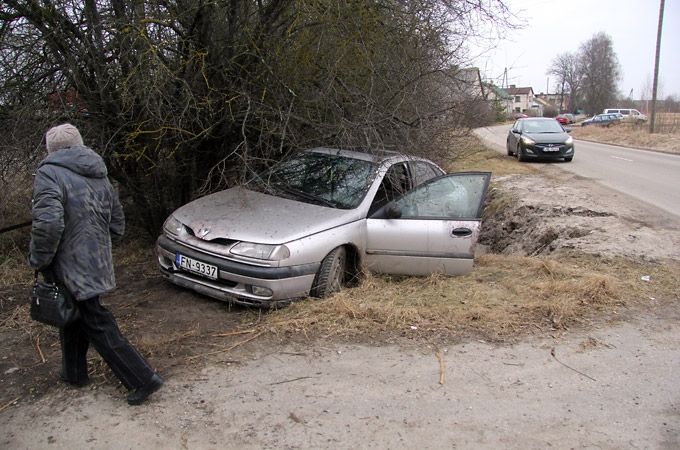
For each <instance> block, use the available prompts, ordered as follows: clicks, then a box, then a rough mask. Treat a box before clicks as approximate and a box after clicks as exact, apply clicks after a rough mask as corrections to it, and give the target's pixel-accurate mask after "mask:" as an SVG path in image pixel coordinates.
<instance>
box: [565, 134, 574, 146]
mask: <svg viewBox="0 0 680 450" xmlns="http://www.w3.org/2000/svg"><path fill="white" fill-rule="evenodd" d="M564 143H565V144H567V145H571V144H573V143H574V138H573V137H571V136H569V137H568V138H567V140H566V141H564Z"/></svg>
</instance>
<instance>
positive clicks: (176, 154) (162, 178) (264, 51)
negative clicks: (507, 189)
mask: <svg viewBox="0 0 680 450" xmlns="http://www.w3.org/2000/svg"><path fill="white" fill-rule="evenodd" d="M508 16H509V14H508V11H507V9H506V7H505V5H504V4H503V2H502V0H491V1H485V2H470V1H468V0H406V1H403V0H371V1H366V2H356V1H352V2H346V1H340V0H295V1H294V0H260V1H257V2H254V1H252V0H214V1H210V2H205V1H193V0H40V1H38V0H5V1H3V2H2V3H1V4H0V23H1V25H0V120H2V121H3V123H2V124H0V125H2V126H3V127H4V128H5V129H7V127H8V126H15V127H16V128H13V130H14V135H13V136H12V139H8V140H5V141H3V142H0V149H1V150H2V151H3V153H5V152H8V151H10V150H11V149H21V148H26V147H27V146H28V145H27V144H28V143H29V142H39V141H40V135H41V134H42V132H44V130H45V129H46V128H47V127H48V126H49V125H52V124H54V123H56V122H59V121H63V120H70V121H72V122H73V123H75V124H76V125H77V126H79V127H80V128H81V129H82V130H83V132H84V134H85V138H86V141H87V142H88V143H90V144H93V146H94V147H96V148H97V149H98V150H99V151H100V152H101V153H102V154H103V155H104V157H105V158H106V160H107V162H108V163H109V167H110V169H111V170H112V175H113V176H114V177H115V178H117V179H118V180H119V181H120V182H121V183H122V184H123V186H124V187H125V188H126V191H127V193H128V194H129V198H130V199H131V202H130V205H131V207H133V208H134V213H135V214H134V215H135V216H137V217H139V219H140V222H141V223H143V224H144V225H145V226H146V227H147V228H148V230H149V231H150V232H151V233H152V234H155V233H156V232H157V230H158V228H159V227H160V225H161V223H162V221H163V220H164V218H165V217H166V216H167V214H168V213H169V212H170V211H171V210H172V209H174V208H175V207H177V206H178V205H179V204H182V203H185V202H187V201H188V200H191V199H192V198H194V197H195V196H197V195H201V194H202V193H205V192H210V191H213V190H215V189H220V188H224V187H227V186H230V185H232V184H234V183H237V182H239V181H240V180H242V179H243V178H245V177H248V176H249V174H250V173H251V172H252V171H254V170H258V169H259V168H261V167H262V166H265V165H267V164H270V163H271V162H272V161H275V160H277V159H280V158H281V156H282V155H283V154H285V153H287V152H290V151H296V150H298V149H300V148H304V147H309V146H313V145H337V146H345V147H362V148H380V147H392V148H396V149H401V148H403V149H408V150H409V151H411V152H414V151H415V152H421V153H422V152H426V151H435V150H436V147H435V144H436V143H437V142H443V139H441V136H444V135H445V132H446V131H447V130H448V129H450V128H451V126H454V125H456V124H469V123H472V122H473V120H471V119H473V118H474V115H473V114H472V113H471V111H473V110H472V109H471V108H467V107H466V106H465V104H464V103H463V102H462V101H461V100H460V98H459V97H457V96H455V95H449V96H442V95H439V93H440V90H439V87H440V84H441V81H440V80H441V74H443V73H450V71H451V70H454V71H455V70H456V68H459V67H462V66H464V64H465V52H464V45H465V42H466V41H467V39H469V38H470V36H471V35H472V34H474V33H475V32H476V30H477V29H479V28H480V26H481V24H485V23H496V24H499V25H501V26H502V25H503V24H504V23H505V22H506V19H507V17H508ZM442 118H445V120H442ZM444 125H446V126H444ZM31 148H33V149H37V145H35V144H34V145H33V146H32V147H31ZM27 153H28V152H27ZM34 153H35V152H34Z"/></svg>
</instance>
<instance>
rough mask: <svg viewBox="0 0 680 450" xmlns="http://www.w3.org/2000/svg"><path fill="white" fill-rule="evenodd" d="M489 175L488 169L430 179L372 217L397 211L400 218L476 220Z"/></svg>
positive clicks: (381, 216) (385, 216) (386, 215)
mask: <svg viewBox="0 0 680 450" xmlns="http://www.w3.org/2000/svg"><path fill="white" fill-rule="evenodd" d="M489 178H490V173H488V172H465V173H457V174H450V175H443V176H441V177H438V178H434V179H432V180H430V181H428V182H427V183H425V184H422V185H420V186H417V187H416V188H415V189H413V190H412V191H410V192H408V193H406V194H405V195H404V196H402V197H400V198H398V199H396V200H395V201H394V202H392V203H391V204H390V205H386V206H384V207H383V208H382V209H381V210H379V211H377V212H376V214H375V216H374V218H388V216H390V215H394V211H398V216H399V218H401V219H479V218H480V217H481V212H482V207H483V202H484V196H485V193H486V189H487V186H488V183H489ZM388 212H389V214H388Z"/></svg>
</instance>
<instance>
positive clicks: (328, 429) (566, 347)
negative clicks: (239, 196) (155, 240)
mask: <svg viewBox="0 0 680 450" xmlns="http://www.w3.org/2000/svg"><path fill="white" fill-rule="evenodd" d="M494 186H495V189H497V190H498V191H499V192H505V193H510V194H511V195H512V196H514V197H516V198H517V199H519V201H518V203H517V204H516V205H514V206H513V207H512V209H508V210H504V211H503V212H498V213H497V214H494V215H492V216H491V217H489V218H488V219H487V222H486V223H485V229H486V230H485V237H484V244H485V245H484V246H483V247H482V248H483V249H485V251H492V252H501V253H521V254H528V255H546V254H553V253H558V252H559V251H560V250H581V251H584V252H588V253H595V254H601V255H622V256H626V257H630V258H634V259H644V260H652V261H658V262H663V261H666V260H671V259H672V260H680V245H678V244H680V227H679V226H678V224H679V223H680V218H677V217H671V216H668V215H667V214H665V213H663V212H662V211H659V210H655V209H650V208H648V207H646V206H645V205H643V204H640V203H637V202H635V201H633V200H630V199H628V198H627V197H623V196H620V195H619V194H617V193H615V192H612V191H610V190H607V189H605V188H602V187H599V186H598V185H596V184H594V183H592V182H590V181H588V180H584V179H580V178H578V177H574V176H573V175H570V174H566V173H563V172H561V171H560V170H559V169H557V168H555V167H554V166H552V165H544V166H543V165H542V166H540V167H539V168H538V173H537V174H535V175H510V176H506V177H501V178H497V179H495V180H494ZM149 261H153V256H152V254H151V253H149ZM117 275H118V283H119V289H118V290H117V291H116V292H115V293H114V294H112V295H109V296H107V298H106V301H105V303H107V304H108V305H109V306H110V308H111V309H112V310H113V311H114V313H115V315H116V316H117V318H118V320H119V323H120V325H121V328H123V330H124V332H125V333H126V334H127V336H128V337H129V338H130V340H131V341H132V342H133V343H135V344H136V345H137V346H138V348H139V349H140V350H141V351H142V353H144V354H145V355H147V356H148V357H149V359H150V361H151V362H152V363H153V364H154V365H155V366H156V368H157V369H158V371H159V372H160V373H161V374H163V376H164V377H165V379H166V385H165V386H164V387H163V389H162V390H161V391H159V392H158V393H157V394H155V395H154V396H153V397H152V399H151V400H150V401H149V402H148V404H146V405H144V406H142V407H136V408H131V407H128V406H127V404H126V403H125V401H124V398H125V392H124V391H123V389H122V388H121V387H120V386H119V385H118V383H117V382H116V381H115V380H114V379H113V378H112V376H111V374H110V372H109V371H108V369H107V368H106V367H105V366H104V365H103V364H102V363H101V361H100V360H99V359H98V357H97V356H96V355H94V354H92V356H91V363H92V374H91V375H92V376H91V378H92V383H91V384H90V385H89V386H87V387H84V388H81V389H73V388H70V387H66V386H64V385H62V384H60V383H59V382H57V372H58V369H59V349H58V339H57V336H56V333H54V332H53V331H52V330H51V329H49V328H47V327H42V326H40V325H38V324H35V323H33V322H31V321H30V320H29V319H28V312H27V308H26V305H25V304H24V301H25V300H24V297H25V292H26V287H25V286H13V287H10V288H7V289H4V290H3V291H2V292H0V348H1V349H2V351H1V353H0V355H1V356H0V385H2V390H0V447H1V448H27V449H28V448H53V449H58V448H120V449H123V448H126V449H128V448H139V449H142V448H144V449H147V448H201V449H202V448H215V449H217V448H330V447H333V448H407V447H417V448H548V447H553V448H679V447H680V420H679V419H680V416H679V413H680V395H679V394H680V389H679V388H678V383H679V382H680V379H679V378H678V376H677V373H678V368H679V367H678V366H679V365H680V345H678V344H680V327H678V325H677V324H678V322H677V319H678V317H679V316H680V308H679V305H678V296H676V297H675V298H673V299H665V300H666V301H664V302H659V301H657V299H654V298H650V299H648V300H649V301H648V302H645V303H643V305H644V306H642V307H637V308H636V309H634V310H631V309H625V310H621V311H619V312H618V313H617V314H616V315H615V316H611V317H598V318H597V319H594V320H590V321H588V322H587V323H585V324H583V325H582V326H580V327H578V328H576V329H571V330H553V331H550V332H547V333H546V332H543V331H540V329H538V331H537V332H536V333H534V334H528V335H527V334H524V335H522V336H517V337H516V339H510V340H508V341H507V342H500V343H499V342H494V343H490V342H488V340H486V339H485V337H484V336H469V335H465V336H463V335H461V336H455V335H454V336H451V337H450V339H449V343H448V344H447V345H443V346H442V345H438V346H436V347H435V346H433V345H432V344H431V343H430V342H419V341H417V340H409V339H404V340H401V341H399V340H391V342H392V345H387V346H386V345H379V346H375V345H370V344H369V343H367V342H366V340H365V339H362V338H361V337H358V338H357V340H356V342H351V341H350V342H348V341H347V340H342V341H338V340H332V339H324V338H323V336H313V337H308V338H307V339H303V338H300V337H298V338H295V339H291V338H290V336H284V335H260V334H259V333H258V332H256V331H255V330H257V325H258V323H259V322H260V321H261V320H262V315H261V313H260V312H258V311H253V310H249V309H243V308H238V307H229V305H226V304H224V303H220V302H216V301H213V300H211V299H207V298H204V297H200V296H197V295H195V294H192V293H189V292H186V291H183V290H180V289H178V288H175V287H173V286H171V285H169V284H167V283H165V282H164V281H163V280H162V279H160V277H158V276H157V274H156V272H155V267H154V266H153V263H151V262H149V263H148V264H147V263H145V262H141V263H140V262H138V261H137V262H133V263H127V264H122V265H119V267H118V268H117ZM641 282H647V281H644V280H643V281H641ZM621 316H623V317H624V319H625V320H623V321H621V320H620V317H621Z"/></svg>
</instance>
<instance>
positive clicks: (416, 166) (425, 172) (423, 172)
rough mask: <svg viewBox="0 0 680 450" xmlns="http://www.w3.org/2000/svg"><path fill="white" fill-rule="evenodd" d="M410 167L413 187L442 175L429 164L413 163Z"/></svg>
mask: <svg viewBox="0 0 680 450" xmlns="http://www.w3.org/2000/svg"><path fill="white" fill-rule="evenodd" d="M411 166H412V167H413V175H414V177H413V184H414V186H418V185H420V184H423V183H424V182H426V181H427V180H430V179H432V178H434V177H437V176H439V175H442V171H441V170H439V169H438V168H437V167H435V166H433V165H432V164H430V163H426V162H425V161H413V162H411Z"/></svg>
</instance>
